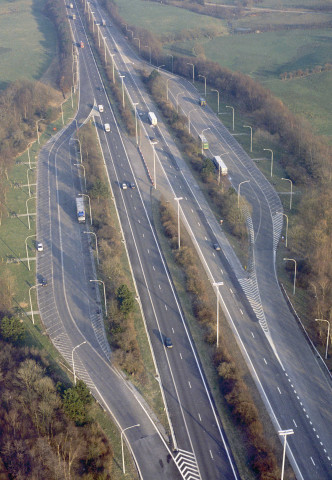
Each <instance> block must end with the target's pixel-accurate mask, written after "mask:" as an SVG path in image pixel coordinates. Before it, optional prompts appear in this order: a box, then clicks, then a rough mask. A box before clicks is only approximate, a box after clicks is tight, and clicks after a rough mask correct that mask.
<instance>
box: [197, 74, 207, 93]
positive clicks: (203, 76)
mask: <svg viewBox="0 0 332 480" xmlns="http://www.w3.org/2000/svg"><path fill="white" fill-rule="evenodd" d="M198 76H199V77H202V78H204V95H205V97H206V76H205V75H201V74H199V75H198Z"/></svg>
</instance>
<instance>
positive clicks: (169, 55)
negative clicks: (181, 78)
mask: <svg viewBox="0 0 332 480" xmlns="http://www.w3.org/2000/svg"><path fill="white" fill-rule="evenodd" d="M167 56H168V57H171V62H172V73H173V55H171V54H170V53H168V54H167Z"/></svg>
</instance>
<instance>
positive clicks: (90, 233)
mask: <svg viewBox="0 0 332 480" xmlns="http://www.w3.org/2000/svg"><path fill="white" fill-rule="evenodd" d="M84 233H87V234H89V235H94V237H95V240H96V254H97V263H98V265H99V252H98V241H97V235H96V234H95V232H84Z"/></svg>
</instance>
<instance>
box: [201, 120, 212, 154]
mask: <svg viewBox="0 0 332 480" xmlns="http://www.w3.org/2000/svg"><path fill="white" fill-rule="evenodd" d="M207 130H210V127H208V128H204V129H203V130H202V133H201V137H202V138H201V142H202V155H203V133H204V132H206V131H207Z"/></svg>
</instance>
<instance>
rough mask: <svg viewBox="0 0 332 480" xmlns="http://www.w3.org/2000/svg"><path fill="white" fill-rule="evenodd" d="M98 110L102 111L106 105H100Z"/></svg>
mask: <svg viewBox="0 0 332 480" xmlns="http://www.w3.org/2000/svg"><path fill="white" fill-rule="evenodd" d="M98 111H99V112H100V113H102V112H103V111H104V105H98Z"/></svg>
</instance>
